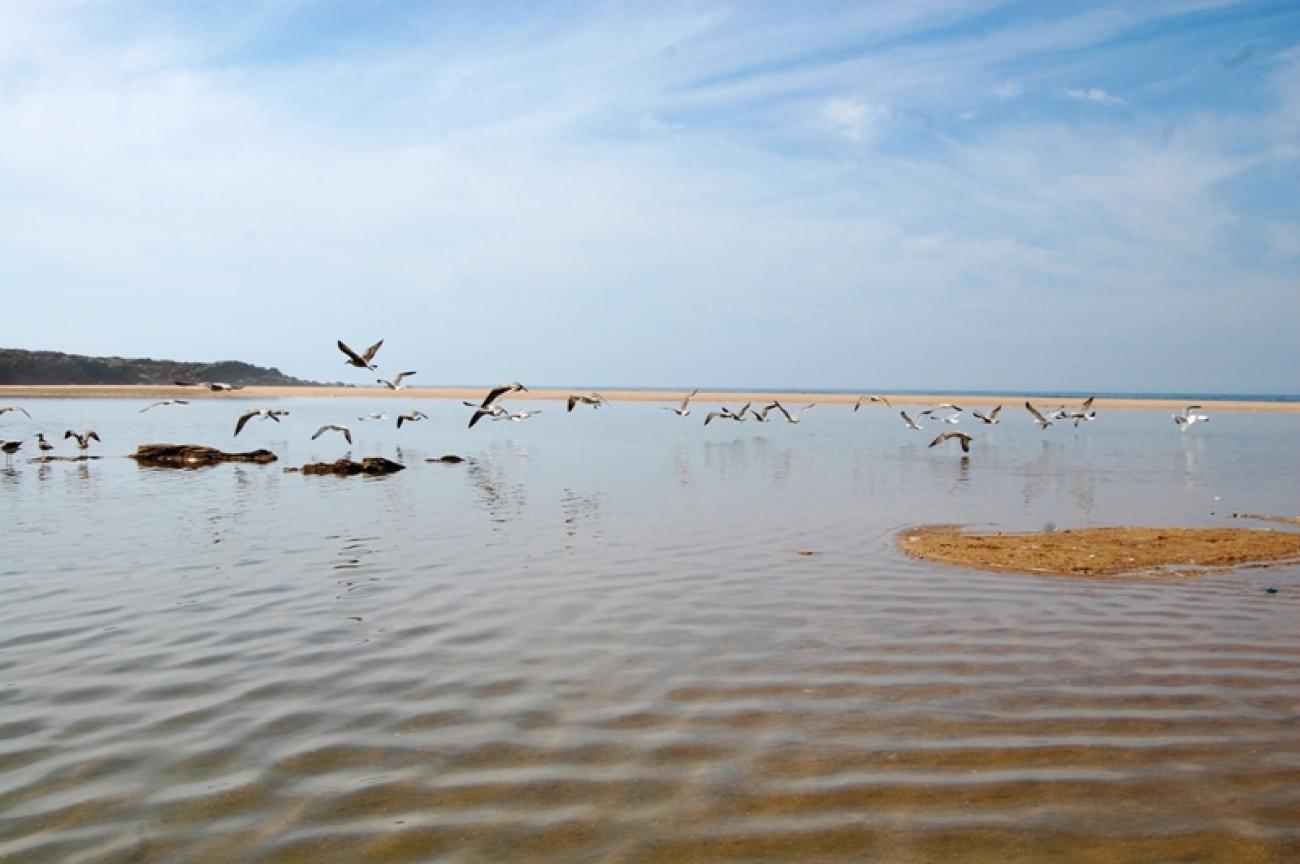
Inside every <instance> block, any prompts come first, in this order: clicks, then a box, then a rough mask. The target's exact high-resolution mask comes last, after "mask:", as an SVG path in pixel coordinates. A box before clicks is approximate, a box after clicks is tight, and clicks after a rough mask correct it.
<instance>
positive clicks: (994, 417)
mask: <svg viewBox="0 0 1300 864" xmlns="http://www.w3.org/2000/svg"><path fill="white" fill-rule="evenodd" d="M1001 411H1002V406H1001V405H999V406H998V407H996V408H994V409H993V410H992V411H990V412H989V413H988V414H981V413H980V412H978V411H971V412H970V413H971V414H973V415H975V419H976V420H979V421H981V422H983V423H986V424H988V425H990V426H991V425H993V424H994V423H997V422H998V414H999V413H1000V412H1001Z"/></svg>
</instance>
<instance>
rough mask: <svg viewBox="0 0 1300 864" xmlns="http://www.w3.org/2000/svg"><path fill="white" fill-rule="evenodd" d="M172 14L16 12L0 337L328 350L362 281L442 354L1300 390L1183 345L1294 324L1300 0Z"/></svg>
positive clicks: (0, 157)
mask: <svg viewBox="0 0 1300 864" xmlns="http://www.w3.org/2000/svg"><path fill="white" fill-rule="evenodd" d="M181 8H182V11H175V10H173V11H172V12H171V13H169V14H168V15H157V14H154V15H148V14H143V13H144V12H148V11H151V10H152V11H155V12H156V11H157V10H156V9H155V8H154V7H153V6H151V5H149V4H145V5H144V6H135V5H130V4H128V5H127V6H125V7H115V6H99V5H93V4H92V5H82V4H72V5H69V6H67V7H53V6H49V5H47V4H44V3H29V4H26V5H23V4H5V5H4V7H3V9H0V188H3V189H4V190H5V194H4V195H3V196H0V280H2V282H0V284H5V285H6V286H10V287H11V289H12V290H11V291H10V292H9V296H8V297H7V300H6V302H7V308H6V314H5V316H4V317H3V318H0V344H18V345H22V344H32V343H33V342H39V343H40V345H39V347H52V348H66V349H69V350H83V351H103V352H105V353H138V354H170V355H172V356H180V357H194V356H198V357H213V358H215V357H222V356H228V355H238V356H241V357H242V358H245V359H251V360H255V361H260V362H267V363H272V364H274V365H278V366H280V367H281V368H283V369H286V370H288V371H292V372H294V373H296V374H302V375H310V376H316V377H326V378H334V377H338V374H339V370H338V368H337V363H336V362H335V360H336V358H335V357H334V356H333V354H332V352H331V351H329V350H328V348H329V345H330V344H332V341H331V340H332V339H333V338H337V337H339V336H346V335H347V334H343V333H339V334H334V332H333V331H334V329H337V327H338V326H339V325H338V322H339V321H349V320H355V319H357V318H358V317H359V310H367V309H371V308H377V309H380V310H382V312H383V317H384V319H385V320H386V322H387V324H386V327H385V332H384V333H383V334H376V336H375V338H378V337H379V335H385V336H386V338H387V341H386V346H388V347H392V348H398V347H402V350H403V351H409V352H412V354H414V356H412V357H411V360H412V362H413V364H414V365H413V366H412V368H421V369H422V370H423V369H426V368H427V369H429V370H439V371H438V372H437V373H430V375H431V378H432V379H433V380H446V381H485V380H492V379H496V378H501V377H515V376H519V375H523V374H524V371H522V370H528V371H529V374H530V377H532V378H534V379H536V380H540V381H552V382H568V381H572V382H578V381H582V380H590V376H592V375H593V374H595V375H597V377H598V378H599V379H600V381H599V382H593V383H605V382H612V383H646V384H655V383H678V382H682V383H685V382H689V381H694V380H701V379H703V380H709V381H713V382H717V383H737V384H741V383H754V384H758V383H762V384H770V385H789V386H817V385H821V386H836V385H844V386H850V385H853V384H855V383H856V382H863V383H865V382H868V381H872V382H877V383H878V384H879V386H888V385H891V384H892V385H895V386H981V385H988V386H1078V387H1090V386H1097V387H1107V386H1109V387H1125V386H1141V387H1147V388H1150V389H1158V388H1177V387H1179V386H1188V383H1189V382H1193V381H1194V382H1195V386H1198V387H1199V386H1214V387H1219V388H1223V389H1234V387H1235V388H1247V389H1248V388H1264V387H1266V384H1265V383H1264V382H1266V381H1270V382H1272V383H1271V384H1269V385H1267V386H1272V387H1275V388H1283V389H1286V388H1287V387H1290V389H1300V382H1295V383H1294V385H1288V384H1287V381H1292V380H1293V379H1294V374H1295V373H1288V372H1285V371H1279V370H1285V369H1286V368H1288V367H1287V366H1286V364H1282V365H1278V364H1276V363H1272V362H1270V363H1262V362H1261V363H1255V362H1254V361H1253V360H1252V359H1251V356H1252V355H1251V352H1246V351H1241V352H1239V354H1240V356H1239V357H1237V353H1238V352H1236V351H1235V348H1234V343H1231V342H1229V341H1222V342H1218V343H1217V345H1218V350H1216V351H1197V352H1193V353H1190V354H1188V355H1187V356H1186V357H1183V356H1181V355H1180V354H1179V352H1180V351H1182V350H1184V346H1185V339H1184V335H1183V334H1185V333H1186V332H1187V331H1189V330H1195V331H1199V332H1205V333H1207V334H1208V335H1207V337H1206V338H1208V339H1210V340H1211V341H1215V340H1217V339H1218V338H1219V337H1218V336H1216V335H1215V334H1217V333H1226V332H1234V333H1235V332H1245V331H1250V332H1251V333H1252V337H1251V338H1252V340H1253V342H1252V344H1255V345H1266V346H1272V348H1271V351H1272V355H1271V356H1274V357H1276V355H1277V353H1278V352H1285V351H1292V352H1294V348H1293V347H1292V346H1293V336H1292V333H1293V332H1294V331H1295V330H1297V329H1300V308H1297V304H1296V303H1295V300H1294V285H1295V284H1297V282H1298V281H1300V274H1298V273H1297V262H1296V260H1295V257H1294V254H1293V252H1292V251H1291V250H1293V248H1294V240H1293V237H1294V229H1293V228H1288V227H1287V226H1294V225H1295V224H1300V205H1297V204H1296V203H1295V202H1296V201H1297V200H1300V188H1297V187H1298V186H1300V180H1297V179H1296V178H1297V177H1300V171H1297V170H1296V169H1297V160H1300V152H1298V151H1300V148H1297V145H1296V144H1295V141H1296V140H1297V138H1296V135H1295V130H1297V129H1300V111H1298V110H1297V106H1300V57H1297V56H1296V52H1295V50H1294V49H1292V48H1291V47H1290V46H1292V45H1293V44H1294V42H1295V37H1297V36H1300V14H1292V15H1289V16H1288V15H1287V14H1281V15H1280V16H1279V14H1278V13H1277V11H1276V9H1274V8H1273V7H1267V8H1262V9H1259V10H1257V9H1255V8H1254V7H1252V6H1249V5H1248V6H1246V7H1245V8H1244V9H1240V10H1236V9H1227V10H1217V9H1213V8H1210V9H1205V10H1200V9H1188V7H1186V6H1184V5H1182V4H1177V3H1171V4H1155V5H1144V6H1142V7H1141V8H1138V7H1135V6H1132V5H1129V4H1116V5H1113V6H1104V7H1097V8H1090V9H1089V10H1087V11H1085V12H1082V13H1077V14H1073V13H1070V12H1060V11H1056V10H1052V12H1051V13H1043V14H1038V15H1034V16H1029V17H1025V18H1021V17H1019V16H1018V15H1017V14H1016V8H1015V7H999V6H997V4H985V5H984V6H983V7H980V8H978V9H973V10H972V9H970V7H967V6H965V5H964V4H949V3H944V2H935V3H933V4H929V5H925V6H916V7H913V5H912V4H879V5H877V4H868V5H865V6H864V5H861V4H856V3H854V4H850V3H845V4H843V5H839V4H832V6H831V7H828V8H827V9H826V10H824V13H825V14H822V15H818V16H796V15H792V14H790V13H788V12H785V11H782V10H781V9H780V8H779V7H773V8H763V9H760V8H757V7H751V6H748V5H741V6H717V7H709V6H695V5H688V6H673V7H669V10H668V11H666V12H663V11H656V12H654V13H651V12H648V11H643V12H635V11H630V10H629V9H628V8H626V7H620V8H619V9H618V10H610V9H608V8H606V7H603V6H598V5H593V6H591V7H582V6H580V7H575V10H574V14H573V15H571V16H566V17H565V18H563V19H561V18H558V17H556V16H554V15H549V14H544V12H542V11H538V12H530V10H529V8H528V7H521V8H517V9H515V10H514V12H512V13H511V15H505V14H498V13H493V14H488V13H486V12H484V11H483V10H482V9H479V8H478V7H464V8H460V9H439V10H437V11H436V12H435V11H429V10H424V9H422V8H421V7H419V6H418V5H416V6H412V7H409V8H408V7H393V9H389V10H387V11H386V12H385V13H384V14H380V13H376V12H374V10H373V8H371V7H369V6H356V7H353V6H351V5H349V4H335V5H333V6H330V7H328V8H326V7H316V6H313V5H311V4H306V5H298V4H279V3H266V4H264V5H260V6H257V7H253V9H252V11H251V12H250V11H249V10H248V8H247V7H241V8H240V10H239V11H238V12H231V11H230V10H229V9H228V7H224V6H218V7H211V8H208V9H207V10H206V12H205V13H203V14H204V15H205V17H203V18H202V19H199V18H191V17H187V16H189V15H198V14H199V13H198V12H193V11H189V12H187V11H184V10H185V9H186V8H188V7H181ZM984 13H992V14H991V15H985V14H984ZM1264 13H1269V14H1267V15H1266V14H1264ZM1215 15H1218V16H1236V17H1234V18H1233V19H1232V21H1233V24H1234V27H1233V32H1234V34H1235V35H1234V37H1233V38H1235V39H1237V40H1238V42H1234V43H1233V44H1232V46H1229V45H1227V44H1224V45H1218V44H1217V43H1216V44H1213V45H1209V46H1207V45H1206V44H1205V40H1206V38H1207V36H1206V33H1207V32H1209V33H1213V32H1214V31H1213V29H1212V28H1211V29H1207V28H1205V27H1204V26H1203V25H1204V23H1205V20H1204V19H1203V18H1196V17H1195V16H1215ZM1255 15H1258V16H1259V17H1260V18H1261V20H1260V21H1259V22H1256V21H1255V18H1254V17H1253V16H1255ZM1270 15H1271V17H1270ZM1189 17H1190V18H1191V19H1192V20H1190V22H1189V23H1188V25H1187V28H1186V33H1183V32H1182V31H1181V30H1180V27H1181V26H1182V23H1183V22H1184V21H1187V20H1188V19H1189ZM990 20H999V21H1002V22H1003V23H1000V24H998V25H996V26H993V25H990V24H989V23H988V21H990ZM140 22H148V23H146V24H141V23H140ZM309 25H310V26H309ZM1155 32H1159V33H1160V34H1161V35H1160V36H1159V38H1158V39H1157V38H1155V37H1150V42H1149V44H1146V43H1144V47H1145V48H1146V50H1145V51H1135V50H1133V41H1134V40H1135V39H1136V40H1141V39H1144V38H1148V36H1149V34H1151V33H1155ZM1143 34H1148V36H1144V35H1143ZM1247 38H1248V39H1249V44H1250V45H1251V46H1252V51H1253V53H1252V56H1251V58H1250V62H1249V63H1243V64H1240V65H1238V66H1234V67H1225V66H1224V65H1223V64H1221V63H1217V62H1210V63H1206V64H1201V65H1196V64H1194V63H1191V62H1184V61H1188V60H1189V58H1191V57H1193V56H1196V55H1197V54H1198V53H1200V54H1204V56H1208V57H1211V58H1213V57H1219V56H1228V55H1231V53H1232V51H1233V50H1235V46H1236V45H1237V44H1239V41H1240V40H1243V39H1247ZM1120 42H1122V50H1120V47H1117V45H1120ZM1061 51H1068V53H1069V58H1070V59H1069V62H1068V65H1063V64H1062V63H1061V61H1060V60H1059V57H1060V56H1061V54H1060V52H1061ZM1171 69H1178V73H1177V74H1173V73H1171V72H1169V71H1168V70H1171ZM1189 69H1190V70H1192V72H1190V73H1189V72H1187V70H1189ZM1223 75H1232V76H1237V77H1235V78H1233V79H1232V81H1231V82H1228V83H1227V84H1225V83H1224V82H1223V81H1222V80H1220V79H1219V78H1217V77H1214V76H1223ZM1207 76H1208V77H1207ZM1079 82H1086V83H1087V85H1088V86H1086V87H1080V86H1079ZM1117 92H1122V93H1123V99H1122V100H1121V98H1120V97H1119V96H1118V95H1117ZM1076 94H1078V95H1076ZM1076 100H1077V101H1080V102H1083V103H1086V104H1088V105H1096V106H1098V107H1109V106H1118V105H1121V104H1122V105H1123V106H1124V107H1125V110H1079V108H1078V106H1075V105H1072V104H1071V103H1072V102H1074V101H1076ZM1260 238H1267V241H1264V240H1261V239H1260ZM1225 285H1232V286H1233V288H1234V291H1235V292H1237V293H1236V294H1235V295H1234V296H1237V297H1239V298H1240V299H1239V300H1238V301H1237V302H1233V303H1217V304H1216V303H1215V302H1214V298H1215V297H1216V296H1221V292H1222V291H1223V290H1224V286H1225ZM46 296H59V297H64V298H66V302H67V303H69V304H70V305H71V306H72V307H73V308H76V309H77V310H78V311H79V313H80V314H78V315H68V316H60V315H54V316H52V315H50V314H49V308H48V303H47V301H45V300H44V299H42V298H44V297H46ZM186 298H203V301H202V302H203V308H204V310H205V311H204V315H203V320H202V322H201V325H200V323H198V322H195V323H193V324H190V323H188V322H187V321H186V320H185V319H181V320H179V321H175V322H171V326H168V327H166V328H160V327H157V326H151V324H150V322H149V321H148V319H147V316H145V317H144V318H142V316H141V315H140V314H139V311H138V310H140V309H155V308H165V307H167V306H168V304H172V305H174V304H177V303H182V304H183V303H185V302H187V301H186ZM250 310H254V311H252V312H250ZM683 310H688V312H685V313H684V311H683ZM940 311H942V312H944V314H939V313H940ZM360 317H364V316H360ZM484 321H490V322H492V323H491V327H492V329H493V331H494V332H498V333H501V334H508V336H509V338H508V339H502V340H499V341H497V342H494V343H493V344H492V345H491V347H490V348H489V349H485V348H484V345H483V338H482V332H481V329H480V328H481V323H482V322H484ZM286 322H292V323H291V324H286ZM1078 322H1105V323H1104V325H1103V324H1101V323H1095V324H1091V323H1090V324H1088V325H1087V326H1089V327H1093V328H1095V329H1093V330H1091V331H1090V332H1091V333H1092V334H1093V337H1094V338H1096V339H1099V340H1102V341H1104V342H1105V343H1106V345H1107V348H1108V350H1107V351H1105V352H1101V353H1099V354H1098V356H1096V357H1084V358H1081V356H1080V352H1062V351H1060V350H1059V348H1060V338H1059V332H1060V331H1059V328H1062V327H1066V326H1067V325H1068V326H1069V327H1075V328H1077V327H1078V326H1080V325H1079V324H1078ZM575 329H577V330H581V331H582V332H583V333H584V339H585V340H586V341H585V343H584V344H585V345H586V346H587V349H588V353H586V354H584V355H583V356H576V355H575V354H574V353H573V352H572V351H569V350H567V349H564V350H561V348H560V347H559V346H561V345H569V344H571V342H570V341H569V336H570V334H571V332H572V331H573V330H575ZM975 330H978V332H975ZM868 332H869V333H871V334H873V335H872V337H871V338H870V339H864V338H863V333H868ZM209 333H214V334H218V335H213V336H209V335H208V334H209ZM733 333H734V334H740V335H738V337H737V338H736V339H734V340H732V339H719V338H718V335H719V334H733ZM749 333H754V334H763V337H762V338H759V337H755V338H749V337H748V336H745V335H743V334H749ZM922 333H923V334H926V335H927V336H928V337H929V338H931V339H933V340H934V344H936V345H942V346H944V349H943V350H939V351H934V352H920V353H919V354H918V353H917V352H915V351H914V347H915V339H916V336H917V334H922ZM1026 333H1030V334H1041V335H1030V336H1026V335H1025V334H1026ZM322 334H324V336H322ZM358 338H359V337H358ZM768 338H771V339H779V340H780V342H781V344H782V346H783V348H782V350H781V351H779V352H774V351H772V350H770V349H769V347H768V345H769V343H768V342H767V341H765V339H768ZM1026 340H1028V342H1029V343H1031V344H1028V345H1026ZM322 344H324V346H325V347H324V349H322V348H321V345H322ZM990 346H999V347H998V348H997V350H990ZM1022 346H1024V348H1026V349H1028V350H1034V351H1035V352H1036V353H1035V357H1036V361H1035V363H1034V364H1033V365H1032V367H1028V366H1026V364H1024V363H1023V362H1022V360H1021V356H1020V354H1019V352H1020V351H1021V350H1022ZM33 347H38V346H36V345H33ZM388 347H386V350H388ZM1226 354H1231V355H1233V356H1234V357H1237V359H1235V360H1234V361H1233V363H1232V364H1228V366H1226V367H1225V366H1224V364H1223V363H1222V362H1220V361H1221V358H1222V357H1223V356H1225V355H1226ZM900 356H907V357H909V358H911V359H909V361H908V364H907V366H906V367H903V366H901V365H900V364H899V363H898V359H897V358H898V357H900ZM1174 356H1178V357H1179V362H1177V363H1174V362H1170V358H1171V357H1174ZM1260 356H1262V355H1260ZM421 357H423V358H424V359H421ZM592 357H599V358H601V360H600V363H599V370H598V372H593V371H592V364H591V358H592ZM953 357H962V358H965V361H964V362H963V363H962V364H957V365H954V364H953V363H952V358H953ZM1134 357H1136V358H1138V359H1137V360H1136V361H1134V360H1133V359H1131V358H1134ZM1120 358H1122V360H1121V359H1120ZM1142 358H1151V362H1150V366H1149V368H1148V367H1146V366H1144V365H1143V360H1142ZM1297 360H1298V361H1300V358H1297ZM1135 362H1136V364H1137V366H1138V367H1139V369H1138V372H1136V373H1135V372H1134V366H1133V364H1134V363H1135ZM1290 368H1300V362H1297V363H1296V364H1293V366H1292V367H1290ZM1169 370H1172V371H1169ZM962 376H964V377H962ZM1108 376H1109V377H1108ZM1144 376H1145V377H1144ZM1161 376H1164V377H1161ZM1270 376H1271V377H1270ZM1288 376H1290V377H1288ZM1175 378H1179V379H1180V380H1183V379H1185V380H1183V383H1182V384H1180V383H1179V380H1174V379H1175ZM1238 382H1240V383H1238Z"/></svg>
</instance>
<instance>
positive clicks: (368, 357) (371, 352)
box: [361, 339, 384, 364]
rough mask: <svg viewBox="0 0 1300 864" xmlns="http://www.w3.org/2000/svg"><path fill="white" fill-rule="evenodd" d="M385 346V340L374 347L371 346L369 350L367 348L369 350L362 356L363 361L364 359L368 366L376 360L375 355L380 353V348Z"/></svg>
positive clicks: (381, 340)
mask: <svg viewBox="0 0 1300 864" xmlns="http://www.w3.org/2000/svg"><path fill="white" fill-rule="evenodd" d="M383 344H384V340H383V339H380V340H379V341H378V342H376V343H375V344H374V345H371V346H370V347H369V348H367V349H366V350H365V352H364V353H363V354H362V355H361V359H362V360H365V361H366V363H367V364H368V363H370V361H371V360H374V359H375V354H377V353H379V346H380V345H383Z"/></svg>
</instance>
